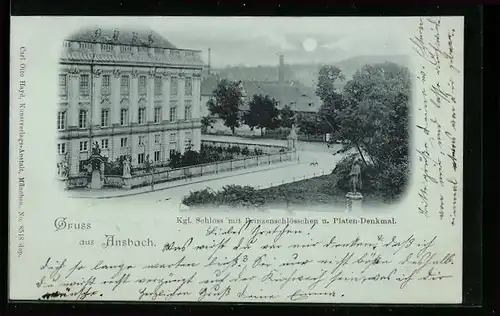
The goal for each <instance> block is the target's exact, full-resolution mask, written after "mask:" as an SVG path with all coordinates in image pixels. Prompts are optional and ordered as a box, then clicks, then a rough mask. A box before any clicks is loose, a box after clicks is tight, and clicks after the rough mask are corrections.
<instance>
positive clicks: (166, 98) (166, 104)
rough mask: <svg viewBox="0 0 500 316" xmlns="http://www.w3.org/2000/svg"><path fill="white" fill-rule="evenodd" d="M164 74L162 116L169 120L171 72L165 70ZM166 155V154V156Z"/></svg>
mask: <svg viewBox="0 0 500 316" xmlns="http://www.w3.org/2000/svg"><path fill="white" fill-rule="evenodd" d="M162 76H163V79H162V80H163V84H162V85H163V86H162V89H163V90H162V96H163V103H162V109H161V116H162V120H163V121H168V120H169V117H168V116H169V112H170V73H169V72H164V73H162ZM164 157H166V156H164Z"/></svg>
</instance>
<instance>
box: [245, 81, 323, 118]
mask: <svg viewBox="0 0 500 316" xmlns="http://www.w3.org/2000/svg"><path fill="white" fill-rule="evenodd" d="M243 86H244V87H245V90H246V92H247V95H248V98H251V97H252V96H253V95H257V94H262V95H268V96H269V97H271V98H274V99H275V100H276V101H278V108H279V109H282V108H283V107H285V106H286V105H288V106H290V108H291V109H292V110H294V111H299V112H318V110H319V108H320V106H321V100H320V98H319V97H318V96H316V92H315V90H314V88H310V87H307V86H305V85H303V84H300V83H295V82H285V83H279V82H259V81H244V82H243Z"/></svg>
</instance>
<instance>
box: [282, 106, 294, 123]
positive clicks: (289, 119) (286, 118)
mask: <svg viewBox="0 0 500 316" xmlns="http://www.w3.org/2000/svg"><path fill="white" fill-rule="evenodd" d="M294 120H295V113H294V112H293V111H292V108H291V107H290V106H289V105H285V106H284V107H283V108H282V109H281V110H280V120H279V121H280V126H281V127H286V128H291V127H292V124H293V123H294Z"/></svg>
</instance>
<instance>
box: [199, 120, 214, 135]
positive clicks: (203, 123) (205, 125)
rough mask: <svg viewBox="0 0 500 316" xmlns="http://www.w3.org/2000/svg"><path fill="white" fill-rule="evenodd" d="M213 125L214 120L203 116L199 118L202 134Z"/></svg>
mask: <svg viewBox="0 0 500 316" xmlns="http://www.w3.org/2000/svg"><path fill="white" fill-rule="evenodd" d="M214 123H215V119H213V118H211V117H210V116H204V117H202V118H201V130H202V132H203V133H206V132H207V131H208V128H209V127H214V126H213V124H214Z"/></svg>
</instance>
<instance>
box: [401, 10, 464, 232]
mask: <svg viewBox="0 0 500 316" xmlns="http://www.w3.org/2000/svg"><path fill="white" fill-rule="evenodd" d="M447 21H449V20H448V19H446V18H440V17H429V18H420V21H419V23H418V26H417V35H415V36H413V37H411V38H410V41H411V43H412V45H413V49H414V50H415V52H416V54H417V56H418V61H417V62H418V69H417V70H416V71H417V84H416V87H417V90H418V91H417V95H418V97H417V99H416V100H417V102H418V113H417V114H418V115H417V116H416V121H417V130H418V132H417V135H416V139H417V159H418V161H419V164H420V168H419V169H420V171H421V174H422V175H423V177H422V181H421V182H420V184H419V194H418V196H419V204H418V211H419V212H420V213H421V214H423V215H424V216H426V217H439V218H440V219H441V220H447V221H449V222H450V223H451V224H452V225H455V222H456V219H457V211H458V207H459V204H460V201H459V196H460V194H461V193H460V181H461V169H460V168H461V151H460V149H459V148H461V147H460V146H461V145H460V143H461V142H462V129H461V122H460V121H459V117H461V113H460V111H461V110H462V104H461V101H460V100H461V99H460V97H461V95H462V93H463V90H462V88H461V84H462V80H461V76H462V75H461V70H460V69H461V62H459V61H457V60H459V59H458V57H460V58H462V56H463V54H462V48H463V47H456V44H455V42H456V33H457V30H456V29H455V27H456V26H449V25H448V24H447V23H446V22H447ZM460 60H461V59H460ZM435 192H437V196H435V195H434V193H435Z"/></svg>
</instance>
